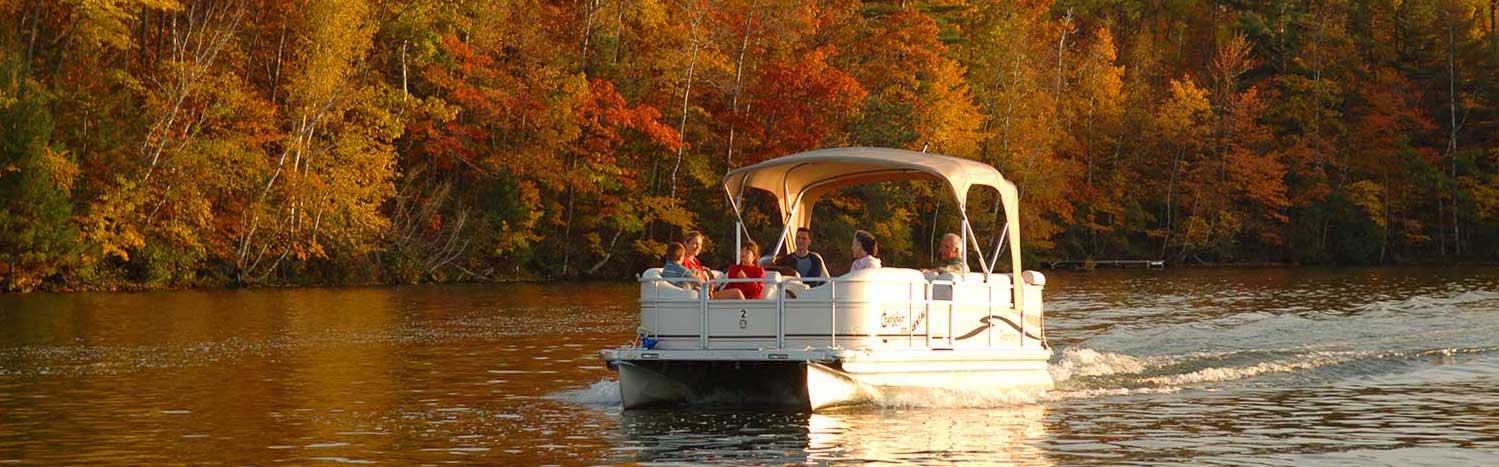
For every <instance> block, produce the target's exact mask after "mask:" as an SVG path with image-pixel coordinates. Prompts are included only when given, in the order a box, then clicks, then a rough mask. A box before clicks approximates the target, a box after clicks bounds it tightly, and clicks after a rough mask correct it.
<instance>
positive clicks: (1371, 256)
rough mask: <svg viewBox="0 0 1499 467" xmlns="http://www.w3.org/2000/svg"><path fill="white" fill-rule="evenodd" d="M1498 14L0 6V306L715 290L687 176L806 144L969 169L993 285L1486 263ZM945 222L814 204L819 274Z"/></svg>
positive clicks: (718, 171)
mask: <svg viewBox="0 0 1499 467" xmlns="http://www.w3.org/2000/svg"><path fill="white" fill-rule="evenodd" d="M1496 9H1499V0H1404V1H1402V0H1370V1H1348V0H1313V1H1306V2H1303V1H1294V2H1293V1H1269V2H1265V1H1246V0H1232V1H1186V0H1120V1H1100V0H1072V1H1068V0H1056V1H1048V0H1025V1H1016V2H1009V1H996V2H987V1H968V0H931V1H919V0H891V1H856V0H818V1H807V2H803V1H784V0H711V1H705V0H564V1H555V2H531V1H488V0H483V1H480V0H383V1H382V0H296V1H293V0H235V1H217V0H206V1H205V0H0V12H3V15H0V18H3V19H4V23H3V27H0V290H8V291H26V290H38V289H41V290H48V289H50V290H79V289H122V288H123V289H134V288H155V287H196V286H241V285H278V284H290V285H297V284H347V283H414V282H432V281H486V280H510V279H558V278H573V277H589V278H623V277H629V276H631V275H632V274H634V273H636V272H638V271H640V268H643V267H646V266H647V265H650V264H652V263H655V262H657V261H659V257H660V253H661V251H662V247H663V245H664V243H665V242H669V241H673V240H679V239H680V238H681V236H682V234H683V233H684V232H686V231H689V230H701V231H704V232H706V233H707V234H708V238H709V241H710V243H712V244H716V245H717V246H716V247H712V248H711V249H710V250H709V251H708V252H707V253H705V255H706V256H705V257H704V258H705V259H706V262H707V263H709V264H710V265H715V266H717V265H726V264H727V263H728V262H729V261H730V258H731V257H732V256H733V252H731V251H728V250H730V249H732V248H731V247H724V246H723V245H732V244H733V219H734V217H733V215H732V213H731V210H730V209H729V208H728V201H727V199H726V198H725V196H724V194H723V191H722V188H721V186H720V183H721V178H722V176H723V174H724V173H725V172H726V171H728V170H730V169H733V168H737V167H741V166H744V165H746V164H752V163H756V162H759V161H764V160H766V159H769V158H774V157H777V156H782V155H787V154H791V153H795V152H800V151H805V150H810V149H818V148H826V147H839V146H885V147H896V148H905V149H911V150H922V149H926V150H928V151H930V152H934V153H941V154H947V155H952V156H958V157H965V158H971V159H976V160H980V161H983V162H985V163H988V164H991V165H993V166H995V167H997V168H999V170H1000V171H1001V172H1003V173H1004V174H1005V176H1006V177H1007V178H1009V179H1011V180H1012V181H1014V182H1015V183H1016V184H1017V185H1018V186H1019V188H1020V190H1021V193H1022V195H1021V196H1022V199H1023V201H1022V210H1023V215H1022V219H1021V226H1022V230H1023V235H1024V241H1025V242H1026V243H1025V244H1026V251H1025V253H1026V254H1027V261H1028V262H1039V261H1046V260H1059V259H1072V260H1087V259H1099V260H1102V259H1163V260H1166V261H1167V262H1168V263H1171V264H1181V265H1192V264H1220V263H1290V264H1391V263H1427V262H1448V263H1450V262H1494V261H1499V78H1496V76H1499V32H1496V29H1495V26H1496V24H1495V19H1496V18H1495V16H1496ZM750 201H751V202H750V204H749V205H748V208H747V209H748V211H747V212H746V217H745V221H746V222H747V223H748V224H749V225H750V230H751V233H752V234H753V236H754V237H755V238H756V239H757V240H759V241H760V242H761V243H767V244H768V243H774V239H775V238H776V233H777V232H778V228H779V217H778V216H779V214H778V213H776V212H775V211H774V209H773V206H774V205H773V204H772V202H771V201H770V200H768V199H751V200H750ZM952 204H953V203H952V200H951V196H950V194H946V193H944V192H942V191H941V190H940V189H939V187H936V186H932V185H931V184H930V183H926V182H908V183H898V184H886V185H881V186H871V187H859V188H851V189H847V190H844V191H842V192H839V193H837V194H836V195H834V196H831V197H829V198H828V199H826V200H825V201H823V202H822V203H819V205H818V206H817V208H816V211H815V212H814V215H813V218H814V219H815V222H814V224H813V231H814V236H815V237H816V238H817V240H816V242H817V246H818V248H817V249H820V250H822V251H824V252H825V254H827V256H828V259H829V262H830V266H832V268H833V269H834V270H835V271H836V270H841V269H844V268H846V266H847V252H846V251H844V250H846V249H847V247H846V245H847V243H848V240H847V239H848V238H849V235H850V233H851V232H853V230H854V229H865V230H869V231H871V232H874V233H875V235H876V236H877V237H879V238H880V241H881V250H882V252H883V254H882V256H884V257H885V263H886V264H887V265H892V264H908V265H919V264H920V263H925V262H927V261H929V260H930V259H931V257H932V254H933V253H932V250H933V248H934V246H935V245H936V243H937V241H939V240H940V237H941V234H942V233H944V232H947V231H955V230H956V228H957V222H958V221H957V217H956V215H955V212H954V211H955V209H954V206H953V205H952ZM992 205H993V200H992V199H990V200H988V201H985V200H984V199H982V197H980V198H979V199H977V200H976V201H974V205H973V206H970V212H977V214H976V218H975V219H976V221H975V222H976V230H978V231H979V232H978V233H979V235H980V236H981V237H982V236H985V235H989V234H992V233H994V232H997V231H998V229H999V227H1000V223H1001V222H1002V220H1001V219H998V218H997V212H998V211H994V210H992V209H991V208H990V207H989V206H992Z"/></svg>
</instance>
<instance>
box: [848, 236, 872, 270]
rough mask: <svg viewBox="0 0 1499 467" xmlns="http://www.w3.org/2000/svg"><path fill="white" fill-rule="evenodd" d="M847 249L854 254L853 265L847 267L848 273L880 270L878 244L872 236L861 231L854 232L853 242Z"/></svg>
mask: <svg viewBox="0 0 1499 467" xmlns="http://www.w3.org/2000/svg"><path fill="white" fill-rule="evenodd" d="M849 249H850V251H852V252H853V254H854V264H853V265H851V266H849V268H848V272H854V271H858V270H860V269H879V268H880V258H879V255H880V242H879V241H878V240H875V239H874V234H871V233H869V232H865V231H863V230H860V231H857V232H854V242H853V244H852V245H850V246H849Z"/></svg>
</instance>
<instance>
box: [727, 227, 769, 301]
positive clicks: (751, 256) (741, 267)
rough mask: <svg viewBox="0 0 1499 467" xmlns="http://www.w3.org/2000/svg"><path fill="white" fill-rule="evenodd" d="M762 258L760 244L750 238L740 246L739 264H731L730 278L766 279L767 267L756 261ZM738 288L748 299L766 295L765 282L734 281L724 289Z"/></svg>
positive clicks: (756, 298)
mask: <svg viewBox="0 0 1499 467" xmlns="http://www.w3.org/2000/svg"><path fill="white" fill-rule="evenodd" d="M759 258H760V245H757V244H755V242H754V241H753V240H750V241H748V242H746V243H745V244H744V246H743V247H740V248H739V264H735V265H733V266H729V278H730V279H764V278H765V268H762V267H760V266H759V265H758V264H756V263H755V260H757V259H759ZM728 289H738V290H739V292H740V293H742V294H744V298H745V299H748V300H758V299H760V298H761V297H763V296H764V295H765V282H764V281H758V282H734V283H730V284H729V285H728V286H726V287H725V289H724V290H726V291H727V290H728Z"/></svg>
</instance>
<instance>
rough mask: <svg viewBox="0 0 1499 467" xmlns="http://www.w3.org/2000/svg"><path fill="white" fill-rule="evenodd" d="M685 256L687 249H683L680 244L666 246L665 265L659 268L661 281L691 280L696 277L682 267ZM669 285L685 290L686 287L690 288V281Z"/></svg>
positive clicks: (674, 243)
mask: <svg viewBox="0 0 1499 467" xmlns="http://www.w3.org/2000/svg"><path fill="white" fill-rule="evenodd" d="M686 254H687V248H686V247H684V246H682V244H681V243H677V242H671V243H668V244H666V261H665V263H666V264H664V265H662V266H661V278H662V279H691V278H695V277H696V276H694V275H693V274H692V271H690V270H688V269H687V267H686V266H682V259H683V258H685V257H686ZM671 284H672V285H675V286H677V287H682V288H687V287H690V286H691V284H690V281H671Z"/></svg>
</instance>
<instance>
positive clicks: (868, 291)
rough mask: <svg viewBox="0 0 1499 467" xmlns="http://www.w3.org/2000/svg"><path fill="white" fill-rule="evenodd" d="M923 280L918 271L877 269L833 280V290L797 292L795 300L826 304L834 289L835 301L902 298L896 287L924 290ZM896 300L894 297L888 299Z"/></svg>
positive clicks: (826, 288)
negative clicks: (812, 300)
mask: <svg viewBox="0 0 1499 467" xmlns="http://www.w3.org/2000/svg"><path fill="white" fill-rule="evenodd" d="M925 283H926V276H923V275H922V274H921V271H917V270H915V269H906V268H877V269H861V270H858V271H854V272H851V273H848V274H844V275H842V276H838V277H836V278H834V282H833V287H827V286H823V287H812V288H809V289H808V290H806V291H803V292H799V294H798V296H797V298H802V299H818V300H826V299H828V298H831V297H832V296H833V293H834V292H835V291H834V290H833V289H834V288H835V287H836V288H837V290H836V292H837V295H838V300H840V301H843V300H871V299H873V297H876V296H879V295H889V294H895V295H901V296H902V297H903V296H904V294H906V293H907V292H902V290H904V289H902V287H900V286H899V284H908V285H907V287H919V288H923V289H924V288H925V287H926V286H925V285H924V284H925ZM925 294H926V292H924V291H923V292H920V293H917V294H915V296H914V297H912V298H917V299H920V298H921V296H922V295H925ZM891 298H895V297H891Z"/></svg>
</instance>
